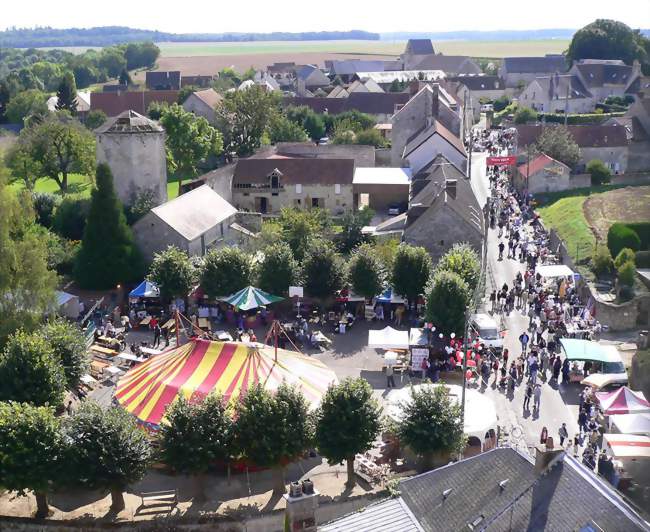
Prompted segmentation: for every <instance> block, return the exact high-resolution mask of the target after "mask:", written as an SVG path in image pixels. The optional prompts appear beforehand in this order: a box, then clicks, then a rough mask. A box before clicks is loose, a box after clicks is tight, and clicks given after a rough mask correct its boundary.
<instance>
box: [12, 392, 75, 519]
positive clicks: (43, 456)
mask: <svg viewBox="0 0 650 532" xmlns="http://www.w3.org/2000/svg"><path fill="white" fill-rule="evenodd" d="M62 451H63V437H62V434H61V430H60V425H59V421H58V419H57V418H56V417H54V412H53V409H52V408H48V407H35V406H31V405H29V404H25V403H16V402H8V403H2V402H0V487H2V488H3V489H6V490H9V491H17V492H18V493H19V494H20V495H25V492H26V491H27V490H31V491H33V492H34V495H35V497H36V505H37V510H36V517H46V516H47V514H48V511H49V508H48V503H47V492H48V491H49V490H50V488H51V484H52V483H53V482H55V481H58V480H59V473H60V469H61V465H62V460H61V458H62Z"/></svg>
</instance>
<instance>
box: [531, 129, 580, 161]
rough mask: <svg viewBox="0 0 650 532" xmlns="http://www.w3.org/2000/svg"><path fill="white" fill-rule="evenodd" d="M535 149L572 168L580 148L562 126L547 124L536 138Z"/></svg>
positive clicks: (578, 155) (578, 158)
mask: <svg viewBox="0 0 650 532" xmlns="http://www.w3.org/2000/svg"><path fill="white" fill-rule="evenodd" d="M536 147H537V150H538V151H540V152H541V153H545V154H546V155H548V156H549V157H552V158H553V159H555V160H557V161H560V162H563V163H564V164H566V165H567V166H570V167H571V168H573V167H574V166H575V165H576V164H578V161H579V160H580V148H579V147H578V144H577V143H576V141H575V139H574V138H573V135H572V134H571V132H570V131H569V130H568V129H567V128H566V127H564V126H548V127H545V128H544V130H543V131H542V134H541V135H540V136H539V137H538V139H537V146H536Z"/></svg>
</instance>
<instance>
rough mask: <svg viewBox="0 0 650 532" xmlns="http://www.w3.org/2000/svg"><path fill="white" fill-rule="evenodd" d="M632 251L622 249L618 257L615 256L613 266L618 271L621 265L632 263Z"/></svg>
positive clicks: (633, 257)
mask: <svg viewBox="0 0 650 532" xmlns="http://www.w3.org/2000/svg"><path fill="white" fill-rule="evenodd" d="M634 259H635V256H634V251H633V250H631V249H630V248H623V249H622V250H621V251H620V252H619V254H618V255H616V258H615V259H614V266H615V267H616V269H617V270H618V269H619V268H620V267H621V266H623V264H625V263H626V262H632V263H634Z"/></svg>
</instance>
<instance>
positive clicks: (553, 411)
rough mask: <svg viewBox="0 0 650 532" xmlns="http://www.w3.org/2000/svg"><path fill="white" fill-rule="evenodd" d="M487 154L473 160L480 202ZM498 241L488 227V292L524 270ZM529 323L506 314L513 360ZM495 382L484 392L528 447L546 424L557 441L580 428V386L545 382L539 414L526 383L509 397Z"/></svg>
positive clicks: (503, 422)
mask: <svg viewBox="0 0 650 532" xmlns="http://www.w3.org/2000/svg"><path fill="white" fill-rule="evenodd" d="M485 157H486V155H485V154H484V153H475V154H473V161H472V176H471V177H472V188H473V189H474V191H475V193H476V195H477V197H478V198H479V202H481V204H483V203H484V202H485V199H486V198H487V197H488V196H489V194H490V192H489V181H488V179H487V176H486V172H485ZM498 244H499V238H498V232H497V230H493V229H489V230H488V244H487V245H488V252H487V268H488V272H487V282H486V285H487V286H486V292H487V293H489V292H491V291H492V289H493V287H501V286H502V285H503V283H504V282H505V283H508V285H510V286H511V285H512V281H513V279H514V278H515V276H516V275H517V272H518V271H521V272H522V273H523V272H524V268H523V265H522V264H521V263H520V262H519V261H515V260H513V259H504V260H502V261H499V260H498ZM527 325H528V318H527V317H526V316H524V315H522V314H521V312H520V311H517V310H516V309H515V311H513V312H512V313H511V314H510V315H509V316H506V317H504V326H505V328H506V335H505V338H504V343H505V347H507V348H508V349H509V351H510V353H511V355H510V360H513V359H514V358H515V357H517V356H519V354H520V353H521V347H520V344H519V340H518V338H519V335H520V334H521V333H522V332H523V330H524V329H525V328H526V327H527ZM493 384H494V378H493V377H492V378H491V379H490V385H489V386H488V387H487V389H486V390H485V393H486V395H487V396H489V397H491V398H492V399H493V400H494V402H495V406H496V409H497V413H498V415H499V424H500V425H502V426H505V427H508V428H511V427H512V426H513V425H515V426H520V427H521V429H522V435H523V438H524V440H525V442H526V444H527V446H528V447H532V446H534V445H536V444H537V443H538V442H539V436H540V434H541V431H542V428H543V427H547V429H548V433H549V435H550V436H554V437H555V438H556V440H557V437H558V436H557V432H558V429H559V427H560V425H561V424H562V422H565V423H566V424H567V428H568V431H569V435H570V436H571V435H573V434H574V433H575V432H576V431H577V422H576V421H577V403H578V400H577V394H578V392H579V388H578V386H577V385H569V386H565V385H563V384H560V385H559V388H558V387H555V388H554V387H552V386H550V385H549V384H546V383H544V384H542V397H541V402H540V413H539V416H538V415H537V414H535V415H533V414H532V413H531V412H524V410H523V401H524V391H525V387H524V386H523V385H522V386H519V387H517V388H516V389H515V392H514V394H513V395H512V396H506V395H505V394H504V393H503V392H501V391H500V390H499V389H498V388H496V386H494V385H493ZM522 443H523V442H522Z"/></svg>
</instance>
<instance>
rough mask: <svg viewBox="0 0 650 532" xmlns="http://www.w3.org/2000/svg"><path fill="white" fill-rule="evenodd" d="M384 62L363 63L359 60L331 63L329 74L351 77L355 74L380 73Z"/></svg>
mask: <svg viewBox="0 0 650 532" xmlns="http://www.w3.org/2000/svg"><path fill="white" fill-rule="evenodd" d="M384 63H385V61H364V60H361V59H345V60H343V61H337V60H335V61H332V67H331V70H330V73H331V74H335V75H343V76H345V75H351V74H356V73H357V72H382V71H383V70H384Z"/></svg>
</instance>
